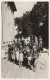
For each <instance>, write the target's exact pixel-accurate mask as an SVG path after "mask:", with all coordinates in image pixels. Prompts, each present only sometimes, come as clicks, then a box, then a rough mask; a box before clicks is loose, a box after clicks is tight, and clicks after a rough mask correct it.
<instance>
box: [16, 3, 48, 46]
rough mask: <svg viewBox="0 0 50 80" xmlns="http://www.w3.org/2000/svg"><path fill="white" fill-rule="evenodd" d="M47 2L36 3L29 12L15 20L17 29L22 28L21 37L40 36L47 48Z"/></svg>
mask: <svg viewBox="0 0 50 80" xmlns="http://www.w3.org/2000/svg"><path fill="white" fill-rule="evenodd" d="M48 10H49V3H48V2H37V3H36V4H35V5H34V7H33V8H32V10H31V11H30V12H26V13H25V14H23V16H22V17H21V18H20V19H17V21H16V23H18V26H19V29H21V28H22V34H23V35H26V36H27V35H32V34H33V35H37V36H39V35H41V36H42V38H43V41H44V43H45V45H46V46H48Z"/></svg>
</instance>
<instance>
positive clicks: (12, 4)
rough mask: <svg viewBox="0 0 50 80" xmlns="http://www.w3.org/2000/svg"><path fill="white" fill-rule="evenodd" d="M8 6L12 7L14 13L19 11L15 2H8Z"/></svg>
mask: <svg viewBox="0 0 50 80" xmlns="http://www.w3.org/2000/svg"><path fill="white" fill-rule="evenodd" d="M7 4H8V6H10V9H11V11H12V12H14V11H17V9H16V6H15V4H14V2H7Z"/></svg>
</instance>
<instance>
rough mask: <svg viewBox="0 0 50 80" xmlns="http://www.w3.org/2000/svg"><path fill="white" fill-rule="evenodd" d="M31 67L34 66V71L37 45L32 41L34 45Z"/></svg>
mask: <svg viewBox="0 0 50 80" xmlns="http://www.w3.org/2000/svg"><path fill="white" fill-rule="evenodd" d="M32 56H33V67H34V69H33V70H34V71H35V67H36V65H35V60H36V58H37V47H36V44H35V43H34V46H33V55H32Z"/></svg>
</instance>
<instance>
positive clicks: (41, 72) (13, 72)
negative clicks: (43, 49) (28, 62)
mask: <svg viewBox="0 0 50 80" xmlns="http://www.w3.org/2000/svg"><path fill="white" fill-rule="evenodd" d="M48 57H49V56H48V53H40V57H39V58H38V59H37V60H36V72H34V71H32V70H29V69H27V68H25V67H19V66H18V65H16V64H15V63H13V62H10V61H8V60H7V58H6V59H4V58H3V57H2V58H1V77H2V78H24V79H26V78H28V79H34V78H36V79H38V78H48Z"/></svg>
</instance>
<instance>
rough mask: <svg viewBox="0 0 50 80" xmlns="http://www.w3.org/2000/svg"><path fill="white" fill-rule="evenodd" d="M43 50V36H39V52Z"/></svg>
mask: <svg viewBox="0 0 50 80" xmlns="http://www.w3.org/2000/svg"><path fill="white" fill-rule="evenodd" d="M42 50H43V49H42V38H41V36H39V52H41V51H42Z"/></svg>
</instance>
